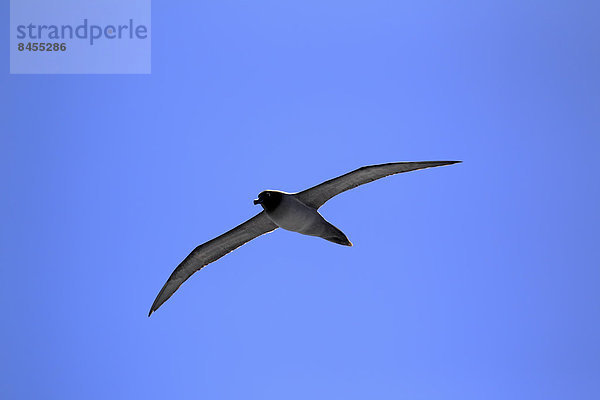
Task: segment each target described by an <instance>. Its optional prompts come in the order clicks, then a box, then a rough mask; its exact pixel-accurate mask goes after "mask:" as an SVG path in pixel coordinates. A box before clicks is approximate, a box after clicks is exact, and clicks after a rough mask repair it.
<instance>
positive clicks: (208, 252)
mask: <svg viewBox="0 0 600 400" xmlns="http://www.w3.org/2000/svg"><path fill="white" fill-rule="evenodd" d="M457 162H460V161H416V162H398V163H388V164H378V165H371V166H367V167H362V168H359V169H357V170H354V171H352V172H348V173H347V174H344V175H341V176H338V177H337V178H333V179H330V180H328V181H325V182H323V183H321V184H319V185H316V186H313V187H311V188H309V189H306V190H303V191H301V192H298V193H285V192H281V191H277V190H265V191H263V192H261V193H260V194H259V195H258V199H256V200H254V204H260V205H261V206H262V207H263V209H264V211H262V212H260V213H258V214H257V215H255V216H254V217H252V218H250V219H249V220H248V221H246V222H244V223H243V224H241V225H238V226H236V227H235V228H233V229H231V230H230V231H228V232H226V233H224V234H222V235H220V236H217V237H216V238H214V239H212V240H209V241H208V242H206V243H204V244H202V245H200V246H198V247H196V248H195V249H194V251H192V252H191V253H190V254H189V255H188V256H187V257H186V258H185V259H184V260H183V261H182V262H181V263H180V264H179V266H177V268H175V270H174V271H173V273H172V274H171V276H170V277H169V279H168V280H167V283H165V285H164V286H163V287H162V289H161V290H160V292H159V293H158V296H156V299H155V300H154V303H153V304H152V307H151V308H150V313H149V314H148V316H150V315H151V314H152V312H154V311H156V310H157V309H158V307H160V306H161V305H162V304H163V303H164V302H165V301H167V300H168V299H169V297H171V295H173V293H175V291H176V290H177V289H178V288H179V287H180V286H181V284H182V283H183V282H185V281H186V280H187V279H188V278H189V277H190V276H192V274H193V273H194V272H196V271H198V270H200V269H201V268H202V267H204V266H205V265H208V264H210V263H211V262H213V261H216V260H218V259H219V258H221V257H223V256H224V255H225V254H227V253H229V252H231V251H233V250H235V249H237V248H238V247H240V246H241V245H243V244H244V243H247V242H249V241H250V240H252V239H254V238H257V237H258V236H261V235H264V234H265V233H268V232H271V231H273V230H275V229H277V228H283V229H286V230H288V231H293V232H298V233H301V234H304V235H310V236H318V237H321V238H323V239H326V240H329V241H331V242H333V243H337V244H341V245H344V246H352V243H350V241H349V240H348V238H347V237H346V235H344V233H343V232H342V231H341V230H339V229H338V228H336V227H335V226H333V225H332V224H331V223H329V222H328V221H326V220H325V218H323V217H322V216H321V214H319V212H318V209H319V207H321V206H322V205H323V204H324V203H325V202H326V201H328V200H329V199H331V198H332V197H334V196H336V195H338V194H340V193H342V192H345V191H347V190H350V189H353V188H355V187H357V186H360V185H363V184H365V183H368V182H372V181H375V180H377V179H381V178H383V177H386V176H389V175H394V174H399V173H402V172H408V171H415V170H418V169H424V168H431V167H439V166H442V165H450V164H455V163H457Z"/></svg>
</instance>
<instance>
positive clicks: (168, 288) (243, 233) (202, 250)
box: [148, 211, 277, 316]
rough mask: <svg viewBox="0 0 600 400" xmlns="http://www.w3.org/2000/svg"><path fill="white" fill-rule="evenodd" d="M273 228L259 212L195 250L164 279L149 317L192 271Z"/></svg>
mask: <svg viewBox="0 0 600 400" xmlns="http://www.w3.org/2000/svg"><path fill="white" fill-rule="evenodd" d="M276 228H277V225H275V224H274V223H273V222H272V221H271V220H270V219H269V218H268V217H267V215H266V214H265V212H264V211H261V212H260V213H259V214H257V215H256V216H254V217H252V218H250V219H249V220H248V221H246V222H244V223H243V224H241V225H238V226H236V227H235V228H233V229H232V230H230V231H229V232H226V233H224V234H222V235H221V236H217V237H216V238H214V239H212V240H209V241H208V242H206V243H204V244H201V245H200V246H198V247H196V248H195V249H194V251H192V252H191V253H190V255H189V256H187V257H186V258H185V260H183V261H182V262H181V264H179V265H178V266H177V268H175V271H173V273H172V274H171V276H170V277H169V280H167V283H165V285H164V286H163V287H162V289H161V290H160V293H158V296H156V300H154V303H153V304H152V307H151V308H150V313H148V316H150V315H152V313H153V312H154V311H156V310H157V309H158V307H160V306H161V305H162V304H163V303H164V302H165V301H167V300H168V299H169V297H171V295H173V293H175V291H176V290H177V289H179V286H181V284H182V283H183V282H185V281H186V279H187V278H189V277H190V276H192V275H193V274H194V272H196V271H198V270H200V269H201V268H202V267H204V266H206V265H208V264H210V263H211V262H213V261H216V260H218V259H219V258H221V257H223V256H224V255H225V254H227V253H230V252H231V251H233V250H235V249H237V248H238V247H240V246H241V245H243V244H244V243H246V242H249V241H251V240H252V239H254V238H256V237H258V236H260V235H264V234H265V233H267V232H271V231H273V230H275V229H276Z"/></svg>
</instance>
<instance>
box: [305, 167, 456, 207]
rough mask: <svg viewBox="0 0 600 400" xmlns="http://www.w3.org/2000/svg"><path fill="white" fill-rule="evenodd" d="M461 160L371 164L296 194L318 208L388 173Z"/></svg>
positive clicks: (309, 204)
mask: <svg viewBox="0 0 600 400" xmlns="http://www.w3.org/2000/svg"><path fill="white" fill-rule="evenodd" d="M459 162H460V161H413V162H397V163H389V164H379V165H369V166H367V167H362V168H359V169H357V170H354V171H352V172H348V173H347V174H344V175H342V176H338V177H337V178H333V179H330V180H328V181H326V182H323V183H321V184H320V185H317V186H313V187H311V188H310V189H306V190H303V191H302V192H299V193H297V194H296V196H297V198H298V199H300V201H302V202H303V203H304V204H306V205H308V206H310V207H313V208H315V209H318V208H319V207H321V206H322V205H323V204H325V202H326V201H327V200H329V199H331V198H332V197H334V196H337V195H338V194H340V193H342V192H345V191H346V190H350V189H353V188H355V187H357V186H360V185H364V184H365V183H369V182H373V181H375V180H377V179H381V178H383V177H386V176H388V175H394V174H399V173H401V172H409V171H415V170H417V169H423V168H431V167H440V166H442V165H450V164H456V163H459Z"/></svg>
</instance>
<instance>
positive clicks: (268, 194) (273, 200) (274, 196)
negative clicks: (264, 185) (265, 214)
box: [254, 190, 283, 211]
mask: <svg viewBox="0 0 600 400" xmlns="http://www.w3.org/2000/svg"><path fill="white" fill-rule="evenodd" d="M282 198H283V193H282V192H279V191H276V190H263V191H262V192H260V193H259V194H258V199H256V200H254V204H260V205H261V206H262V208H264V209H265V210H267V211H272V210H274V209H275V208H277V206H278V205H279V203H281V199H282Z"/></svg>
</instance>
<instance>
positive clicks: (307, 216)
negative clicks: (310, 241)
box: [258, 190, 352, 246]
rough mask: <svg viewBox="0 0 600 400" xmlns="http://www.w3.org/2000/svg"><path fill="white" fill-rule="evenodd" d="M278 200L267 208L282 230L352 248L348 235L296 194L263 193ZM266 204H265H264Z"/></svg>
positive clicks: (269, 215) (273, 191)
mask: <svg viewBox="0 0 600 400" xmlns="http://www.w3.org/2000/svg"><path fill="white" fill-rule="evenodd" d="M263 193H264V194H265V195H264V196H266V194H267V193H268V194H269V196H271V197H275V198H276V201H277V203H276V206H274V207H272V208H271V207H268V206H267V207H265V212H266V213H267V217H269V219H270V220H271V221H273V222H274V223H275V225H277V226H278V227H280V228H283V229H285V230H288V231H292V232H298V233H301V234H303V235H309V236H318V237H321V238H323V239H326V240H329V241H331V242H334V243H338V244H342V245H346V246H352V243H350V241H349V240H348V238H347V237H346V235H344V234H343V233H342V231H340V230H339V229H338V228H336V227H335V226H333V225H332V224H331V223H329V222H328V221H327V220H325V218H323V216H322V215H321V214H319V212H318V211H317V210H316V209H314V208H312V207H310V206H307V205H306V204H304V203H303V202H302V201H301V200H299V199H298V197H297V196H296V195H295V194H294V193H285V192H280V191H275V190H269V191H265V192H262V193H261V194H260V195H259V196H258V197H259V199H260V198H261V195H262V194H263ZM263 204H265V203H263Z"/></svg>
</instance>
